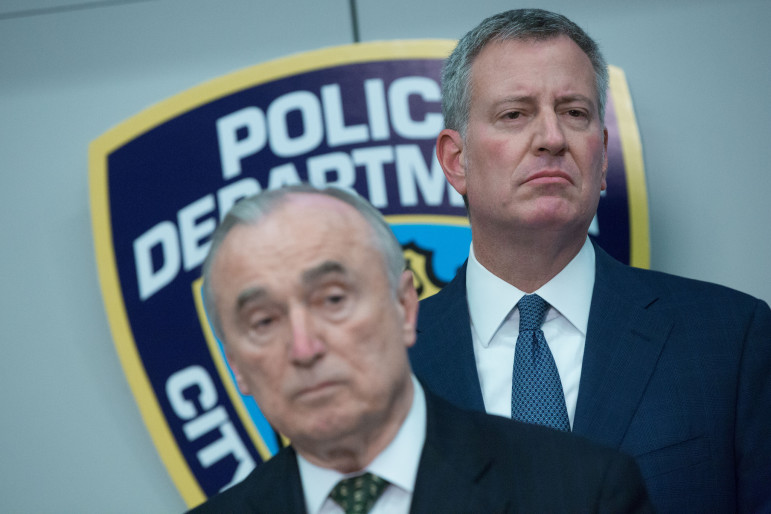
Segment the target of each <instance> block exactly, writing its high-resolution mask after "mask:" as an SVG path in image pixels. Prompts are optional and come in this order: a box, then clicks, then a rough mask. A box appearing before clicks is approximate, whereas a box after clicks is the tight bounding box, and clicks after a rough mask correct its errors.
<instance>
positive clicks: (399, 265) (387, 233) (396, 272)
mask: <svg viewBox="0 0 771 514" xmlns="http://www.w3.org/2000/svg"><path fill="white" fill-rule="evenodd" d="M298 194H317V195H324V196H329V197H332V198H336V199H338V200H340V201H342V202H344V203H347V204H348V205H350V206H351V207H353V208H354V209H356V211H357V212H358V213H359V214H361V216H362V218H364V221H365V222H366V223H367V225H369V227H370V228H371V230H372V243H373V244H374V246H375V247H376V249H377V250H379V251H380V253H381V254H382V255H383V261H384V262H383V264H384V265H385V267H386V270H385V271H386V275H387V277H388V282H389V285H390V286H391V292H392V294H393V295H394V297H396V295H397V292H398V288H399V282H400V278H401V275H402V273H403V272H404V270H405V269H406V265H405V260H404V254H403V253H402V247H401V244H399V241H397V239H396V236H394V233H393V232H392V231H391V227H390V226H389V225H388V222H387V221H386V220H385V219H384V218H383V215H382V214H381V213H380V211H378V210H377V209H376V208H375V207H373V206H372V205H371V204H370V203H369V202H368V201H367V200H365V199H364V198H362V197H361V196H359V195H357V194H356V193H352V192H348V191H345V190H343V189H339V188H335V187H329V188H326V189H317V188H315V187H312V186H310V185H307V184H297V185H291V186H286V187H283V188H280V189H273V190H269V191H263V192H261V193H258V194H256V195H253V196H249V197H247V198H244V199H242V200H240V201H239V202H237V203H236V204H235V205H234V206H233V207H232V208H231V209H230V211H228V213H227V214H226V215H225V218H224V219H223V220H222V222H221V223H220V224H219V226H218V227H217V229H216V230H215V231H214V234H212V237H211V246H210V248H209V254H208V255H207V256H206V260H205V261H204V264H203V299H204V305H205V308H206V313H207V314H208V316H209V320H210V322H211V324H212V327H213V328H214V334H215V335H216V336H217V337H218V338H219V339H220V340H221V341H223V342H224V339H223V332H222V322H221V320H220V318H219V313H218V312H217V306H216V304H215V303H216V302H215V300H214V294H213V291H212V288H211V270H212V264H213V263H214V260H215V259H216V257H217V253H218V252H219V249H220V247H221V246H222V242H223V241H224V240H225V238H226V237H227V235H228V234H229V233H230V231H231V230H232V229H233V227H235V226H238V225H256V224H258V223H259V222H260V221H262V220H264V219H265V218H266V217H267V216H268V215H269V214H271V213H272V212H273V211H275V210H276V208H278V207H279V206H280V205H282V204H284V203H286V201H287V197H289V196H290V195H298ZM373 264H374V263H373Z"/></svg>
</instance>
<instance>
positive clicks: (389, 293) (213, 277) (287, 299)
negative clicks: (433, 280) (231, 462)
mask: <svg viewBox="0 0 771 514" xmlns="http://www.w3.org/2000/svg"><path fill="white" fill-rule="evenodd" d="M412 280H413V279H412V275H411V273H410V272H408V271H405V266H404V258H403V255H402V252H401V247H400V245H399V243H398V242H397V241H396V239H395V238H394V236H393V234H392V233H391V231H390V229H389V227H388V225H387V224H386V222H385V221H384V219H383V218H382V216H380V214H379V212H378V211H377V210H376V209H374V208H373V207H372V206H371V205H369V204H368V203H367V202H366V201H365V200H363V199H361V198H360V197H357V196H353V195H351V194H348V193H346V192H343V191H341V190H336V189H329V190H323V191H320V190H316V189H312V188H309V187H306V186H295V187H291V188H287V189H282V190H277V191H270V192H266V193H261V194H259V195H256V196H254V197H250V198H247V199H245V200H243V201H241V202H239V203H238V204H236V206H234V207H233V209H232V210H231V212H230V213H229V214H228V215H227V216H226V218H225V219H224V220H223V222H222V224H221V225H220V227H219V228H218V229H217V231H216V232H215V234H214V235H213V238H212V245H211V249H210V254H209V257H208V258H207V260H206V263H205V264H204V295H205V299H206V302H207V312H208V313H209V315H210V317H211V320H212V325H213V327H214V330H215V333H216V334H217V335H218V337H220V339H221V340H222V341H223V342H224V348H225V353H226V356H227V359H228V362H229V364H230V366H231V368H232V369H233V371H234V374H235V377H236V382H237V383H238V386H239V388H240V389H241V391H242V392H243V393H244V394H251V395H253V396H254V397H255V399H256V400H257V402H258V404H259V405H260V407H261V409H262V411H263V413H264V414H265V417H266V418H267V419H268V421H270V422H271V423H272V424H273V425H274V426H275V427H276V429H277V430H279V431H280V432H281V433H283V434H284V435H286V436H287V437H289V438H290V440H291V441H292V446H291V447H288V448H285V449H283V450H281V451H280V452H279V453H278V454H277V455H276V456H275V457H273V458H272V459H271V460H269V461H268V462H267V463H265V464H263V465H261V466H259V467H258V468H257V469H256V470H254V471H253V472H252V474H250V475H249V476H248V477H247V478H246V479H245V480H244V481H242V482H241V483H239V484H237V485H235V486H234V487H232V488H230V489H228V490H226V491H224V492H222V493H220V494H219V495H216V496H214V497H213V498H211V499H209V500H208V501H207V502H206V503H204V504H203V505H202V506H200V507H199V508H198V509H196V510H197V511H198V512H217V513H221V512H239V513H241V512H282V513H283V512H297V513H300V512H309V513H313V514H315V513H319V512H343V508H345V512H351V510H349V507H350V505H347V504H349V503H351V502H354V503H355V502H360V503H362V504H366V508H367V509H368V508H369V507H372V509H373V510H372V512H381V513H398V512H469V513H470V512H514V511H518V512H650V511H651V506H650V503H649V502H648V498H647V494H646V492H645V488H644V486H643V484H642V478H641V477H640V475H639V470H638V469H637V467H636V465H635V464H634V461H633V460H632V459H631V458H630V457H628V456H625V455H623V454H621V453H619V452H616V451H614V450H610V449H606V448H602V447H600V446H596V445H595V444H594V443H590V442H589V441H586V440H583V439H581V438H577V437H575V436H572V435H570V434H565V433H561V432H558V431H554V430H550V429H546V428H543V427H536V426H532V425H526V424H523V423H516V422H514V421H512V420H509V419H505V418H501V417H496V416H489V415H486V414H483V413H474V412H466V411H462V410H459V409H458V408H456V407H453V406H451V405H450V404H448V403H446V402H444V401H443V400H441V399H439V398H437V397H435V396H433V395H431V394H430V393H427V392H426V393H424V391H423V388H422V386H421V385H420V383H419V382H418V381H417V380H416V379H415V378H414V377H413V376H412V373H411V370H410V366H409V361H408V358H407V348H408V347H409V346H411V345H412V344H413V343H414V341H415V323H416V320H417V310H418V301H417V294H416V292H415V289H414V287H413V282H412ZM336 484H338V485H336ZM370 493H371V494H370ZM338 503H339V504H340V506H338V505H337V504H338ZM342 505H347V506H346V507H342ZM364 511H366V509H365V510H364ZM357 512H359V511H357Z"/></svg>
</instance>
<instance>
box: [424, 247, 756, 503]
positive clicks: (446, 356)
mask: <svg viewBox="0 0 771 514" xmlns="http://www.w3.org/2000/svg"><path fill="white" fill-rule="evenodd" d="M595 251H596V268H597V273H596V280H595V286H594V292H593V294H592V303H591V309H590V314H589V325H588V329H587V334H586V347H585V352H584V360H583V368H582V371H581V381H580V384H579V392H578V401H577V405H576V414H575V420H574V426H573V432H574V433H576V434H579V435H582V436H585V437H587V438H589V439H591V440H594V441H597V442H600V443H603V444H605V445H608V446H610V447H612V448H618V449H620V450H622V451H624V452H626V453H628V454H630V455H632V456H634V457H635V459H636V460H637V463H638V464H639V465H640V469H641V471H642V474H643V477H644V479H645V481H646V485H647V487H648V492H649V494H650V496H651V500H652V501H653V504H654V507H656V509H657V510H658V511H660V512H678V513H681V512H698V513H704V512H735V511H738V512H771V311H770V310H769V307H768V305H767V304H766V303H765V302H762V301H760V300H758V299H755V298H752V297H750V296H748V295H745V294H743V293H739V292H737V291H734V290H731V289H728V288H725V287H722V286H718V285H715V284H709V283H705V282H699V281H694V280H688V279H684V278H680V277H675V276H672V275H667V274H663V273H658V272H653V271H648V270H640V269H635V268H631V267H629V266H626V265H623V264H621V263H619V262H618V261H616V260H614V259H613V258H612V257H610V256H609V255H608V254H607V253H605V252H604V251H603V250H602V249H600V248H599V247H597V246H596V245H595ZM410 360H411V363H412V366H413V370H414V372H415V374H416V375H417V377H418V378H419V379H420V380H421V381H422V382H423V384H425V385H426V386H427V387H428V388H429V389H430V390H432V391H434V392H435V393H437V394H439V395H440V396H442V397H444V398H445V399H447V400H449V401H450V402H452V403H454V404H456V405H458V406H460V407H465V408H470V409H475V410H479V411H482V410H484V403H483V399H482V392H481V388H480V385H479V377H478V375H477V370H476V365H475V361H474V351H473V347H472V341H471V331H470V326H469V314H468V306H467V302H466V273H465V265H464V266H463V267H462V268H461V269H460V270H459V272H458V274H457V276H456V277H455V279H454V280H453V281H452V282H451V283H450V284H448V285H447V286H446V287H445V288H444V289H442V290H441V291H440V292H439V293H437V294H436V295H434V296H432V297H429V298H427V299H425V300H423V301H422V302H421V305H420V312H419V319H418V341H417V343H416V345H415V346H414V347H413V348H411V349H410ZM501 365H513V363H511V364H509V363H502V364H501Z"/></svg>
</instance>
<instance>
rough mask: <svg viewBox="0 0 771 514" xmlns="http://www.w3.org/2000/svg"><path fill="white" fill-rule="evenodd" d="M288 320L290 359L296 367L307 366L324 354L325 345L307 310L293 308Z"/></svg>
mask: <svg viewBox="0 0 771 514" xmlns="http://www.w3.org/2000/svg"><path fill="white" fill-rule="evenodd" d="M289 318H290V323H291V327H292V334H291V337H292V341H291V348H290V358H291V359H292V362H294V363H296V364H298V365H301V366H309V365H311V364H313V363H314V362H315V361H316V360H318V359H319V358H320V357H321V356H322V355H323V354H324V352H325V351H326V345H325V344H324V342H323V340H322V339H321V337H320V333H319V331H318V330H317V328H316V324H315V323H314V320H313V317H312V315H311V313H310V312H309V311H308V309H306V308H304V307H297V308H294V309H292V310H291V311H290V314H289Z"/></svg>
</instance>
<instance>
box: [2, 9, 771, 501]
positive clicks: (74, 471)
mask: <svg viewBox="0 0 771 514" xmlns="http://www.w3.org/2000/svg"><path fill="white" fill-rule="evenodd" d="M358 2H359V3H358V9H359V20H360V33H361V39H362V40H363V41H370V40H378V39H397V38H425V37H438V38H457V37H459V36H461V35H462V34H463V33H464V32H465V31H466V30H468V29H470V28H471V27H472V26H473V25H474V24H476V23H477V22H478V21H479V20H481V19H482V18H483V17H485V16H487V15H489V14H492V13H494V12H497V11H501V10H504V9H508V8H512V7H517V6H519V5H517V4H512V3H511V2H504V1H501V0H477V1H476V2H468V1H461V0H421V1H420V2H415V1H414V0H387V1H386V0H380V1H373V0H358ZM629 4H630V5H626V3H624V2H619V1H611V0H592V1H590V0H587V1H585V2H574V1H572V0H551V1H542V2H540V3H539V5H538V6H539V7H544V8H547V9H553V10H557V11H560V12H562V13H564V14H566V15H567V16H569V17H571V18H572V19H573V20H574V21H576V22H578V23H579V24H580V25H582V26H583V27H584V28H585V29H587V31H588V32H589V33H590V34H591V35H592V36H593V37H595V39H597V40H598V41H599V43H600V44H601V45H602V47H603V48H604V50H605V53H606V56H607V57H608V60H609V62H610V63H612V64H615V65H618V66H620V67H622V68H623V69H624V71H625V72H626V74H627V80H628V82H629V85H630V88H631V94H632V99H633V101H634V103H635V108H636V114H637V120H638V124H639V127H640V130H641V133H642V139H643V152H644V158H645V166H646V175H647V180H648V193H649V202H650V212H651V220H650V221H651V248H652V267H653V268H654V269H659V270H663V271H669V272H673V273H677V274H681V275H686V276H689V277H695V278H700V279H705V280H711V281H714V282H719V283H722V284H726V285H729V286H732V287H735V288H738V289H741V290H744V291H747V292H749V293H751V294H753V295H755V296H758V297H760V298H763V299H764V300H766V301H771V271H769V263H771V215H770V214H771V209H770V208H769V207H768V206H767V205H766V204H767V202H766V196H768V194H769V193H771V172H769V169H768V168H769V161H771V149H770V148H771V144H770V143H769V136H771V96H769V91H771V66H769V63H770V62H771V59H770V57H771V56H770V55H769V50H768V49H769V47H770V46H771V45H770V44H771V35H769V32H768V30H767V26H768V24H769V22H771V2H768V1H766V0H737V1H734V2H732V3H731V5H730V6H729V5H728V2H723V1H719V0H716V1H710V0H690V1H687V0H680V1H678V2H673V1H664V0H648V1H647V2H634V3H632V2H629ZM35 9H38V10H37V11H35ZM351 38H352V30H351V24H350V15H349V11H348V0H303V1H297V0H295V1H287V2H274V1H268V0H261V1H260V0H257V1H246V0H239V1H235V0H225V1H214V0H210V1H205V0H145V1H135V2H125V3H123V4H120V3H118V2H109V1H107V2H101V3H100V2H85V1H83V2H77V1H75V0H28V1H23V0H3V1H0V215H2V220H3V223H2V227H1V228H0V241H2V248H3V251H2V257H1V259H2V274H1V278H0V321H1V322H2V327H3V329H4V336H3V341H4V343H5V344H4V347H5V350H4V354H3V356H2V358H0V391H2V392H0V395H1V396H0V397H1V398H2V403H1V404H0V405H2V414H0V510H1V511H3V512H35V513H39V512H57V513H59V512H79V513H89V512H146V513H152V512H181V511H183V510H184V509H185V505H184V503H183V501H182V499H181V497H180V496H179V494H178V493H177V491H176V489H175V487H174V485H173V484H172V482H171V480H170V478H169V476H168V473H167V472H166V469H165V467H164V466H163V464H162V462H161V461H160V459H159V458H158V456H157V453H156V451H155V449H154V447H153V445H152V442H151V440H150V436H149V433H148V432H147V430H146V429H145V426H144V424H143V423H142V420H141V418H140V416H139V411H138V410H137V408H136V404H135V402H134V399H133V396H132V394H131V392H130V390H129V387H128V385H127V383H126V380H125V378H124V375H123V372H122V370H121V367H120V364H119V361H118V358H117V355H116V352H115V349H114V346H113V343H112V340H111V337H110V333H109V328H108V325H107V320H106V317H105V314H104V308H103V304H102V299H101V293H100V290H99V285H98V282H97V275H96V266H95V259H94V253H93V241H92V235H91V225H90V212H89V196H88V168H87V150H88V144H89V142H90V141H91V140H93V139H94V138H96V137H97V136H98V135H100V134H102V133H103V132H104V131H106V130H107V129H108V128H110V127H111V126H113V125H115V124H117V123H119V122H120V121H122V120H124V119H126V118H128V117H130V116H132V115H133V114H136V113H137V112H139V111H140V110H141V109H143V108H145V107H147V106H149V105H151V104H153V103H155V102H158V101H160V100H163V99H165V98H167V97H169V96H172V95H174V94H176V93H178V92H180V91H182V90H184V89H187V88H189V87H191V86H194V85H196V84H198V83H201V82H203V81H205V80H207V79H210V78H213V77H217V76H220V75H223V74H225V73H228V72H230V71H234V70H236V69H239V68H242V67H246V66H250V65H253V64H257V63H259V62H262V61H265V60H267V59H271V58H275V57H280V56H284V55H287V54H290V53H294V52H300V51H305V50H311V49H316V48H320V47H324V46H331V45H339V44H347V43H350V42H351V41H352V39H351Z"/></svg>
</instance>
